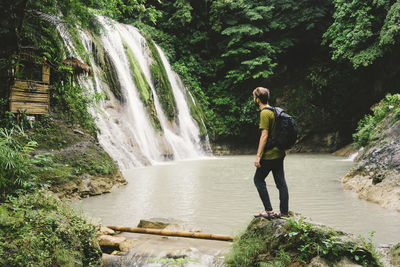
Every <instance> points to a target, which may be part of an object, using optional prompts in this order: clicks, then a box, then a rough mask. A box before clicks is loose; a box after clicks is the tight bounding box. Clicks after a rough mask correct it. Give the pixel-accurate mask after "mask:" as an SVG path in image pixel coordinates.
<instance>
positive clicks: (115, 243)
mask: <svg viewBox="0 0 400 267" xmlns="http://www.w3.org/2000/svg"><path fill="white" fill-rule="evenodd" d="M98 240H99V245H100V246H102V247H103V246H104V247H119V245H120V244H121V243H122V242H124V241H125V240H126V237H123V236H109V235H101V236H99V238H98Z"/></svg>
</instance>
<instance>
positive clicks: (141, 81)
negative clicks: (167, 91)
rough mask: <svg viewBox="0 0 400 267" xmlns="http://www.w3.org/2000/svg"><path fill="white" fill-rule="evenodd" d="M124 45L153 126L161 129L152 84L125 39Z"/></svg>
mask: <svg viewBox="0 0 400 267" xmlns="http://www.w3.org/2000/svg"><path fill="white" fill-rule="evenodd" d="M123 45H124V48H125V50H126V53H127V55H128V60H129V66H130V69H131V73H132V76H133V79H134V81H135V84H136V86H137V88H138V90H139V94H140V97H141V99H142V100H143V102H144V104H145V106H146V109H147V111H148V114H150V118H151V122H152V124H153V127H154V128H155V129H156V130H158V131H160V130H161V123H160V120H159V119H158V116H157V112H156V108H155V106H154V98H153V94H152V92H151V88H150V85H149V84H148V83H147V80H146V76H145V75H144V73H143V71H142V69H141V68H140V65H139V62H138V61H137V60H136V57H135V55H134V54H133V52H132V50H131V49H130V48H129V46H128V45H127V43H126V42H125V41H123Z"/></svg>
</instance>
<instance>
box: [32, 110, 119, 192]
mask: <svg viewBox="0 0 400 267" xmlns="http://www.w3.org/2000/svg"><path fill="white" fill-rule="evenodd" d="M28 136H29V139H31V140H34V141H36V142H37V143H38V147H37V148H38V150H39V152H37V155H36V156H35V161H36V166H37V168H35V169H34V170H33V171H34V174H35V175H36V176H37V180H38V181H39V182H40V183H45V184H48V185H51V186H52V185H60V184H64V183H67V182H69V181H77V180H79V179H80V177H81V176H82V175H84V174H89V175H92V176H112V175H114V174H116V173H117V172H118V166H117V165H116V163H115V162H114V161H113V159H112V158H111V157H110V156H109V155H108V154H107V153H106V152H105V151H104V150H103V149H102V148H101V147H100V145H99V144H98V143H96V140H95V138H93V137H92V136H90V135H89V134H88V133H87V132H85V130H84V129H82V128H81V127H79V125H71V124H68V123H66V122H65V121H62V120H59V119H54V118H52V117H50V116H44V117H42V119H41V121H39V122H37V123H36V124H35V127H34V129H32V130H30V131H29V132H28Z"/></svg>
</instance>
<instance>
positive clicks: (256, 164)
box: [254, 156, 261, 168]
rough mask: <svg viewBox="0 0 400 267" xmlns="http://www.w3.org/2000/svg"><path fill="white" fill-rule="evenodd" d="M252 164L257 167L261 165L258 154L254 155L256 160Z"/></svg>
mask: <svg viewBox="0 0 400 267" xmlns="http://www.w3.org/2000/svg"><path fill="white" fill-rule="evenodd" d="M254 166H256V167H257V168H260V167H261V164H260V157H259V156H257V157H256V160H255V161H254Z"/></svg>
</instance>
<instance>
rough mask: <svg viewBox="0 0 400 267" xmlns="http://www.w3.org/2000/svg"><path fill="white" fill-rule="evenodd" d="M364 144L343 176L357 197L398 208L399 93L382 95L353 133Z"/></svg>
mask: <svg viewBox="0 0 400 267" xmlns="http://www.w3.org/2000/svg"><path fill="white" fill-rule="evenodd" d="M354 137H355V140H356V141H358V143H361V144H366V145H365V147H364V148H362V149H361V150H360V154H359V156H358V157H357V158H356V161H357V162H358V164H357V166H356V167H355V168H354V169H352V170H351V171H350V172H349V173H348V174H347V175H346V176H345V177H344V178H343V179H342V182H343V183H344V188H345V189H351V190H354V191H356V192H357V193H359V196H360V198H363V199H366V200H369V201H372V202H376V203H378V204H380V205H382V206H384V207H387V208H393V209H396V210H398V211H400V95H393V96H389V97H386V99H385V100H383V101H382V102H380V103H379V104H378V105H377V107H375V109H374V115H373V116H369V117H366V118H365V119H364V121H363V122H362V123H361V124H360V127H359V129H358V132H357V133H356V134H355V135H354Z"/></svg>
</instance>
